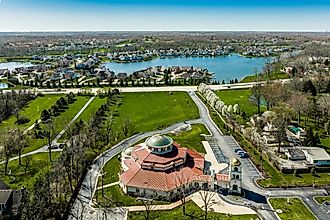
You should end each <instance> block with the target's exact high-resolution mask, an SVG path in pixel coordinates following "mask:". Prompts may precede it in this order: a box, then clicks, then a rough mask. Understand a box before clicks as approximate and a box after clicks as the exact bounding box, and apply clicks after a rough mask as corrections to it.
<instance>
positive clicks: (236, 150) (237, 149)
mask: <svg viewBox="0 0 330 220" xmlns="http://www.w3.org/2000/svg"><path fill="white" fill-rule="evenodd" d="M238 151H242V150H241V149H239V148H236V149H235V150H234V152H235V153H237V152H238Z"/></svg>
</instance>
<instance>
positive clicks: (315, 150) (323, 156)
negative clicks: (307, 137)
mask: <svg viewBox="0 0 330 220" xmlns="http://www.w3.org/2000/svg"><path fill="white" fill-rule="evenodd" d="M302 150H304V151H305V152H306V153H307V154H308V155H309V156H310V157H311V158H312V159H313V160H330V155H329V154H328V153H327V152H326V151H325V150H324V149H323V148H319V147H304V148H302Z"/></svg>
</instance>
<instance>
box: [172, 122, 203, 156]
mask: <svg viewBox="0 0 330 220" xmlns="http://www.w3.org/2000/svg"><path fill="white" fill-rule="evenodd" d="M201 134H206V135H207V134H209V131H208V130H207V129H206V127H205V125H203V124H194V125H192V130H191V131H186V132H183V133H181V134H179V135H177V136H176V135H174V134H169V136H170V137H172V138H173V140H174V141H175V142H177V143H179V144H180V145H181V146H182V147H187V148H190V149H193V150H196V151H197V152H200V153H204V154H206V151H205V149H204V147H203V144H202V141H205V138H204V137H203V136H201Z"/></svg>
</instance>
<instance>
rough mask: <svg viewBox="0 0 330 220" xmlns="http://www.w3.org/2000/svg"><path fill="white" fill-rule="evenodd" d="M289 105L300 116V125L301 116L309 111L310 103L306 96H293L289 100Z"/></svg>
mask: <svg viewBox="0 0 330 220" xmlns="http://www.w3.org/2000/svg"><path fill="white" fill-rule="evenodd" d="M288 104H289V105H290V107H291V108H293V109H294V110H295V112H296V114H297V115H298V124H300V116H301V114H302V113H306V112H307V111H308V109H309V101H308V99H307V98H306V96H305V95H304V94H293V95H292V96H291V97H290V99H289V100H288Z"/></svg>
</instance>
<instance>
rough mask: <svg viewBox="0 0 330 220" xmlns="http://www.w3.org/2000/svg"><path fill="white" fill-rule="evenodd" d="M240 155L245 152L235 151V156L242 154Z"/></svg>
mask: <svg viewBox="0 0 330 220" xmlns="http://www.w3.org/2000/svg"><path fill="white" fill-rule="evenodd" d="M242 153H245V151H242V150H238V151H236V154H237V155H240V154H242Z"/></svg>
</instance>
